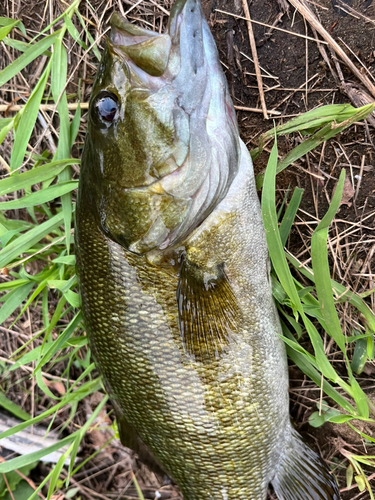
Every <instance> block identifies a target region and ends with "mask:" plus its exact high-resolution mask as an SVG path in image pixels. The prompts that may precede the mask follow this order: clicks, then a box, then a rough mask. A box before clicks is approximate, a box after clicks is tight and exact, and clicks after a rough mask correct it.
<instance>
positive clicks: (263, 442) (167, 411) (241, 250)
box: [78, 171, 290, 500]
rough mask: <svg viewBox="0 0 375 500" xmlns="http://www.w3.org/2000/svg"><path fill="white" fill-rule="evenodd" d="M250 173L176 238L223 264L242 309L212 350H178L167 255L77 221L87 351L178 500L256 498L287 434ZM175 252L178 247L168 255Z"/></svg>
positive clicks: (275, 328) (207, 260)
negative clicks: (205, 353) (203, 353)
mask: <svg viewBox="0 0 375 500" xmlns="http://www.w3.org/2000/svg"><path fill="white" fill-rule="evenodd" d="M244 173H245V172H244ZM248 173H251V174H252V172H251V171H250V172H248ZM246 177H247V178H246ZM246 177H245V179H244V181H245V183H244V184H243V186H242V188H241V190H242V193H241V195H240V196H239V197H238V199H237V197H235V199H234V200H233V202H234V203H233V204H232V203H226V204H227V205H228V206H227V207H225V206H224V205H225V203H222V207H223V209H222V210H220V206H219V207H218V209H217V210H215V211H214V212H213V213H212V214H211V215H210V216H209V218H208V219H207V220H206V221H205V223H204V224H203V225H202V226H201V227H200V228H199V230H198V231H197V233H196V234H195V235H194V237H193V238H192V240H191V241H190V240H187V242H186V244H185V246H184V249H183V250H184V252H185V255H187V256H188V257H190V262H192V263H193V262H194V264H198V265H200V266H201V267H202V265H203V264H204V265H205V267H206V268H215V266H216V265H218V264H221V263H225V272H226V275H227V279H228V281H229V283H230V284H231V286H232V288H233V292H234V297H235V299H236V301H237V303H238V307H239V308H240V309H241V317H240V319H239V325H238V331H237V332H236V333H233V338H231V339H230V340H229V342H228V345H226V346H225V347H224V348H223V350H222V352H221V353H220V355H219V354H217V353H215V352H213V353H211V354H213V357H212V359H210V358H209V359H208V360H206V359H203V360H199V359H198V360H197V359H196V358H197V357H198V358H199V355H197V356H193V355H191V354H189V353H187V352H186V348H185V346H184V342H183V338H182V336H181V333H180V329H179V315H178V308H177V301H176V291H177V287H178V281H179V277H178V274H177V272H176V270H175V267H174V266H173V264H171V263H170V262H164V263H163V265H160V264H159V265H157V264H155V263H153V262H150V261H149V260H148V259H147V257H145V256H142V257H138V256H134V255H132V254H131V253H130V252H128V251H126V250H124V249H123V248H122V247H121V246H120V245H119V244H117V243H115V242H113V241H111V240H110V239H108V238H107V237H106V236H105V235H103V233H102V232H101V231H100V230H98V228H96V227H95V221H93V220H92V217H91V215H90V214H89V213H87V214H86V216H84V215H80V218H79V222H78V230H79V234H80V236H79V238H80V239H79V247H78V262H79V266H80V281H81V290H82V296H83V302H84V311H85V323H86V328H87V330H88V332H89V334H90V337H91V342H92V344H93V345H94V352H95V356H96V358H97V360H98V363H99V366H100V367H101V370H102V373H103V375H104V377H105V379H106V381H107V384H108V386H109V387H110V388H111V392H112V395H113V398H114V399H115V401H116V403H115V404H116V407H117V408H119V409H121V410H120V411H121V413H120V415H121V416H122V417H123V418H124V419H125V420H126V421H127V422H128V423H129V424H130V425H132V426H133V427H134V428H135V429H137V432H138V434H139V436H140V437H141V439H142V440H143V441H144V442H145V443H147V445H148V446H150V448H151V449H152V450H153V452H154V454H155V456H156V458H157V459H158V461H159V462H160V463H162V464H163V466H164V467H165V469H166V471H167V472H168V473H169V474H170V475H171V476H172V477H173V479H174V480H175V481H176V482H177V484H179V486H180V487H181V489H182V491H183V492H184V495H185V498H186V500H193V499H205V498H207V499H208V498H215V499H216V498H230V499H238V500H242V499H248V498H249V491H251V492H252V495H253V496H252V498H254V499H255V498H259V499H261V498H263V497H264V492H265V491H266V489H267V485H268V483H269V482H270V481H271V479H272V477H273V472H274V468H275V466H276V464H277V463H278V459H279V453H280V449H279V447H280V446H282V444H283V442H284V440H285V439H287V437H288V434H289V433H290V424H289V415H288V394H287V391H288V387H287V385H288V382H287V373H286V359H285V349H284V346H283V345H282V341H281V340H280V339H279V337H278V336H277V334H276V332H277V333H280V332H279V324H278V319H277V315H276V311H275V308H274V305H273V303H272V295H271V290H270V283H269V282H268V281H267V280H266V283H264V281H263V280H261V279H259V276H262V275H263V276H267V274H268V271H267V266H268V260H267V252H266V244H265V240H264V237H263V231H262V225H261V219H260V210H259V206H258V203H256V204H252V203H250V199H251V197H249V196H248V195H247V194H248V192H249V190H248V189H247V188H248V187H250V186H249V182H250V181H251V180H252V177H250V176H249V175H247V176H246ZM241 180H242V179H240V178H239V179H238V181H241ZM233 187H234V190H236V191H238V190H237V189H236V186H233ZM251 188H252V190H254V186H253V185H252V186H251ZM230 194H231V192H229V195H230ZM237 194H238V193H237ZM252 199H256V196H253V197H252ZM237 201H240V206H238V207H236V203H237ZM226 202H227V200H226ZM254 221H256V222H255V224H254ZM259 236H260V237H259ZM211 248H215V249H216V251H215V252H214V253H213V252H212V251H211V250H209V249H211ZM250 250H251V252H250ZM249 255H253V258H249V257H248V256H249ZM173 257H174V258H175V259H176V261H177V260H178V258H179V257H178V252H176V255H175V256H171V255H169V256H168V260H169V261H170V260H172V261H173ZM159 258H160V257H159ZM185 258H186V257H185ZM154 260H157V258H155V257H154ZM260 270H262V272H261V273H260ZM265 310H266V311H267V312H268V314H267V315H265V314H264V311H265ZM268 332H271V335H269V334H268ZM213 350H214V349H213ZM275 395H277V397H275ZM250 485H251V486H250ZM225 495H226V496H225Z"/></svg>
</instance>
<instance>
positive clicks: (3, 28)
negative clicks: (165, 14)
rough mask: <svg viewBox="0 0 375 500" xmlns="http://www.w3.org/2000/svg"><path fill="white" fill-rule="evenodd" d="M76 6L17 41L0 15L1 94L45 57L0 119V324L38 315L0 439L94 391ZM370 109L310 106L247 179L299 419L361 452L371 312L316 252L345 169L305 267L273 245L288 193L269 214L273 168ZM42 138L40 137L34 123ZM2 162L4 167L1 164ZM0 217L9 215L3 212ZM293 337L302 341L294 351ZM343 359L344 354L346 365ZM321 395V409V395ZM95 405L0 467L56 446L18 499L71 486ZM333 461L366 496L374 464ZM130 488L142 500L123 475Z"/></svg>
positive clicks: (85, 39) (290, 209) (359, 459)
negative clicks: (304, 401) (11, 419)
mask: <svg viewBox="0 0 375 500" xmlns="http://www.w3.org/2000/svg"><path fill="white" fill-rule="evenodd" d="M79 3H80V2H79V1H78V0H75V1H73V2H72V3H71V4H70V5H69V7H68V8H67V9H66V10H65V12H63V13H62V14H61V15H59V16H58V17H56V19H54V20H53V21H52V22H51V23H50V24H49V25H48V26H46V27H45V28H44V29H43V30H42V31H41V32H40V33H38V34H37V36H35V37H34V38H31V40H30V41H28V42H22V41H20V40H17V39H14V38H12V37H11V34H12V32H13V31H12V30H15V29H17V30H18V31H19V32H20V33H22V34H24V35H26V34H27V33H26V30H25V27H24V26H23V24H22V22H20V21H17V20H13V19H8V18H0V40H2V41H3V43H4V44H5V45H6V46H7V47H8V48H11V49H12V50H16V51H18V53H19V54H20V55H19V56H18V57H17V58H15V59H14V61H13V62H12V63H11V64H9V65H8V66H7V67H6V68H4V69H3V70H2V71H1V72H0V87H1V86H2V87H3V88H4V87H5V86H6V84H7V82H10V81H11V80H12V79H13V78H14V77H16V76H17V75H19V74H20V73H22V71H23V70H24V69H25V68H26V67H27V65H29V64H30V63H32V62H33V61H34V60H36V59H37V58H40V57H45V58H46V62H45V66H44V69H43V71H42V74H41V76H40V78H39V79H38V82H37V83H36V85H35V86H34V88H33V89H32V91H31V93H30V95H29V96H28V99H27V100H26V102H25V104H24V105H23V106H22V107H21V109H20V110H19V111H18V112H17V114H15V115H13V116H12V117H5V118H1V119H0V143H3V144H4V141H5V140H6V139H7V138H9V134H10V133H11V134H13V141H14V142H13V150H12V154H11V156H10V161H9V165H7V168H8V170H9V172H8V174H7V175H6V176H5V177H4V178H3V179H2V180H0V195H1V196H3V197H4V198H3V199H4V200H5V201H2V202H1V203H0V210H2V211H3V212H2V215H0V238H1V243H2V249H1V251H0V268H2V269H3V276H4V279H3V280H2V283H0V291H1V292H3V295H2V297H1V299H0V300H1V302H2V304H3V305H2V307H1V310H0V323H1V324H4V323H5V324H7V325H8V330H11V329H12V326H13V325H14V324H16V322H17V321H19V319H20V318H21V317H22V316H23V315H24V314H28V315H30V311H33V310H38V311H39V316H40V318H41V319H40V328H38V329H36V330H31V327H30V336H29V338H28V340H27V341H25V342H23V343H22V345H21V346H19V347H18V349H16V350H15V351H14V352H13V354H12V356H11V359H10V360H9V361H7V360H3V361H1V364H0V366H1V369H2V385H3V392H0V406H2V407H3V408H5V409H6V410H8V411H9V412H11V413H13V414H14V415H15V416H16V417H18V418H19V419H20V420H21V421H22V423H20V424H18V425H17V426H15V427H14V428H12V429H10V430H8V431H6V432H4V433H3V434H1V435H0V439H1V438H5V437H6V436H10V435H14V434H16V433H17V432H19V431H21V430H23V429H25V428H27V427H30V426H32V425H35V424H38V423H40V422H45V423H47V425H48V429H50V428H51V427H52V425H53V423H54V421H55V420H56V418H58V415H59V414H60V413H61V412H62V411H64V412H65V415H66V425H68V423H69V422H71V420H72V419H73V416H74V415H75V414H76V412H77V409H78V408H79V405H80V403H81V402H82V401H83V400H84V398H87V397H88V396H90V395H92V394H93V393H95V392H96V391H103V388H102V384H101V381H100V378H98V376H97V373H96V370H95V366H94V364H93V363H92V361H91V357H90V349H89V347H88V346H87V338H86V335H85V333H84V326H83V325H82V316H81V313H80V309H79V307H80V297H79V293H78V290H77V280H76V275H75V257H74V247H73V245H72V231H73V229H72V224H73V215H74V199H75V189H76V187H77V176H76V169H75V168H74V166H76V165H79V163H80V160H79V148H77V146H76V140H77V136H78V134H79V129H80V123H81V109H80V98H79V92H77V93H76V94H73V95H68V94H67V88H66V82H67V81H69V75H68V64H67V61H68V53H67V50H66V45H65V44H66V40H67V39H68V38H69V40H70V43H73V44H78V45H79V46H80V47H82V49H83V51H84V52H85V54H86V53H89V52H91V53H92V57H93V58H94V60H95V59H96V60H97V59H98V57H99V53H98V49H97V48H96V46H95V44H94V40H93V38H92V35H91V34H90V33H89V31H88V30H87V28H86V24H85V22H84V19H83V17H82V15H81V14H80V12H79ZM78 28H79V29H80V30H81V31H80V32H79V30H78ZM89 46H91V48H90V49H89ZM72 101H74V103H75V104H76V111H75V113H74V114H73V115H72V114H71V111H70V108H69V104H71V102H72ZM51 103H52V104H54V106H55V113H56V116H58V122H57V121H56V118H55V120H54V122H53V125H54V126H58V134H57V136H58V142H57V146H56V148H55V149H54V150H49V149H43V150H42V151H39V152H37V150H36V148H35V147H32V146H30V143H31V142H33V141H34V143H35V141H36V140H37V139H36V137H37V134H36V132H35V131H36V128H37V127H39V126H40V124H41V123H42V128H43V121H42V120H41V119H40V109H41V104H51ZM374 108H375V106H374V105H369V106H364V107H363V108H359V109H354V108H352V107H351V106H349V105H330V106H324V107H320V108H318V109H314V110H313V111H310V112H308V113H305V114H303V115H301V116H299V117H297V118H295V119H293V120H291V121H289V122H288V123H286V124H285V125H282V126H279V127H276V128H275V129H274V128H273V129H271V130H270V131H269V132H267V133H265V134H263V135H262V136H261V137H260V139H259V146H258V148H257V149H255V150H253V151H252V156H253V158H254V159H256V158H257V157H258V156H259V154H260V153H261V152H262V150H263V148H264V147H265V146H266V145H267V143H268V142H269V141H274V144H273V148H272V151H271V154H270V157H269V162H268V167H267V169H266V171H265V172H263V173H261V174H260V175H259V176H258V177H257V183H258V186H259V187H260V186H263V191H262V212H263V218H264V224H265V228H266V234H267V241H268V246H269V251H270V257H271V261H272V279H273V283H274V296H275V300H276V302H277V306H278V309H279V312H280V316H281V320H282V326H283V333H284V337H283V339H284V341H285V343H286V347H287V351H288V355H289V357H290V359H291V360H292V362H293V363H295V364H296V365H297V366H298V367H299V368H300V369H301V370H302V372H303V373H304V374H305V375H306V376H307V377H308V378H309V379H311V380H312V381H313V382H314V383H315V384H316V385H317V386H318V387H320V388H321V398H320V402H319V404H318V409H317V411H316V412H314V413H313V414H312V415H311V417H310V423H311V424H312V425H314V426H319V425H322V424H323V423H324V422H327V421H329V422H331V423H334V424H336V425H341V424H343V423H348V424H349V425H350V426H351V428H352V429H354V430H355V431H356V432H357V433H358V434H359V435H360V436H361V438H362V439H363V440H364V441H365V442H366V443H367V444H368V445H371V444H372V443H374V439H373V437H371V436H369V435H367V434H366V433H365V432H364V431H363V430H362V429H361V428H359V427H358V422H361V421H362V422H367V423H371V424H373V423H375V421H374V420H373V419H372V417H371V415H372V414H373V413H374V408H373V405H372V403H371V401H370V400H369V398H368V397H367V395H366V393H365V392H364V390H363V389H362V388H361V385H360V384H359V383H358V381H357V378H356V373H361V369H363V367H364V365H365V363H366V362H367V361H372V360H373V359H374V344H373V334H374V332H375V315H374V313H373V312H372V311H371V309H370V308H369V306H368V302H367V299H366V298H363V297H361V296H360V295H358V294H356V293H354V292H353V291H352V290H350V289H347V288H345V287H344V286H343V285H342V284H341V283H338V282H336V281H334V280H332V279H331V272H330V266H329V260H330V255H329V253H328V245H327V239H328V235H329V230H330V225H331V223H332V221H333V220H334V218H335V215H336V212H337V209H338V207H339V204H340V200H341V195H342V191H343V187H344V177H345V172H344V171H342V172H341V175H340V178H339V180H338V183H337V186H336V189H335V193H334V195H333V197H332V199H331V202H330V206H329V209H328V211H327V212H326V215H325V216H324V217H323V219H322V220H321V221H320V222H319V223H318V224H317V227H316V228H315V230H314V232H313V234H312V237H311V267H308V266H306V265H302V264H301V262H300V261H299V260H298V259H297V258H296V257H294V256H293V255H291V254H290V253H289V252H288V251H286V250H285V245H286V242H287V240H288V237H289V234H290V232H291V230H292V226H293V222H294V220H295V217H296V214H297V213H298V209H299V205H300V202H301V198H302V195H303V193H302V190H300V189H299V188H296V190H295V191H294V193H293V194H292V196H291V197H290V199H289V198H285V199H284V202H283V205H282V209H281V210H277V200H276V198H275V183H276V175H277V173H278V172H281V171H282V170H283V169H285V168H286V167H287V166H289V165H290V164H292V163H293V162H295V161H296V160H297V159H299V158H301V157H302V156H303V155H305V154H306V153H307V152H309V151H311V150H313V148H316V147H317V146H318V145H320V144H322V143H323V142H324V141H327V140H329V139H330V138H332V137H334V136H335V135H337V134H338V133H340V132H341V131H343V130H344V129H345V128H347V127H349V126H351V125H352V124H353V123H354V122H358V121H359V120H362V119H364V118H365V117H366V116H367V115H368V114H369V113H370V112H372V111H373V110H374ZM56 123H58V125H56ZM296 132H300V133H302V134H303V137H304V140H303V141H302V142H301V144H299V145H298V146H297V147H296V148H294V149H293V150H292V151H290V153H288V154H287V155H286V156H285V157H284V158H283V159H281V160H278V153H277V137H278V136H281V135H286V134H291V133H296ZM43 134H44V135H46V134H47V129H46V128H45V127H44V131H43ZM39 150H40V148H39ZM2 164H3V165H4V164H6V162H5V160H4V159H3V161H2ZM6 211H11V212H8V217H6ZM9 214H11V216H9ZM343 302H346V303H347V304H350V307H351V308H352V309H353V311H354V312H355V314H356V315H357V317H358V321H357V330H356V331H352V334H351V335H347V332H346V329H343V327H342V321H340V317H339V315H338V309H337V308H338V306H340V305H342V304H343ZM51 310H53V313H52V314H51ZM322 332H325V335H326V337H327V338H328V341H329V339H332V341H333V342H334V343H335V345H336V346H337V349H338V350H339V352H340V354H341V359H342V361H343V363H342V364H341V365H338V364H337V363H335V362H333V361H334V360H332V359H330V357H329V355H328V354H327V350H326V345H325V341H324V336H322ZM305 333H307V335H308V337H309V339H310V344H306V336H305ZM348 352H353V355H352V358H351V359H349V355H348ZM61 366H63V368H62V369H61ZM22 367H28V368H30V367H31V372H32V375H33V382H32V384H36V386H37V389H38V391H39V394H43V395H44V396H45V398H46V400H47V401H48V405H47V406H48V408H46V409H45V410H44V411H42V412H39V413H37V412H36V411H35V408H34V406H33V404H31V405H29V406H31V410H32V411H30V412H27V411H25V410H24V408H21V407H20V406H19V405H17V404H15V402H14V401H12V400H11V399H9V398H8V397H7V396H6V389H7V388H8V389H9V387H10V386H11V384H15V385H17V383H18V382H14V379H12V375H13V374H14V373H15V372H16V371H17V370H20V368H22ZM57 367H58V368H57ZM77 367H78V369H77ZM48 373H57V375H56V376H55V379H57V380H60V381H62V382H63V384H64V391H62V392H60V393H59V395H56V391H52V390H51V388H50V386H49V384H48V383H47V381H48V379H46V376H47V375H48ZM77 373H78V374H77ZM33 387H34V385H31V389H30V391H31V392H30V397H34V396H35V391H34V390H33V389H32V388H33ZM33 391H34V392H33ZM326 396H327V397H328V398H329V399H328V402H329V404H328V403H327V402H326V401H325V399H324V398H325V397H326ZM39 399H40V397H39ZM37 402H38V400H37ZM106 403H107V397H104V398H103V399H102V400H101V402H100V403H99V405H98V406H97V407H96V409H95V410H94V411H93V413H92V415H91V416H90V417H89V418H88V419H87V421H86V422H85V423H84V424H83V425H82V426H80V427H79V428H78V429H77V430H75V431H74V432H70V433H69V434H68V435H66V436H65V437H62V438H61V440H60V441H59V442H58V443H57V444H55V445H53V446H52V447H50V448H49V449H48V448H46V449H44V450H42V451H38V452H34V453H31V454H28V455H22V456H19V457H17V458H12V459H10V460H7V461H4V462H3V463H0V475H1V473H2V474H6V475H7V476H4V477H10V476H9V474H11V473H12V472H14V471H16V470H20V469H22V470H26V469H27V468H28V467H31V465H32V464H34V463H35V462H36V461H38V460H40V459H41V458H42V457H43V456H45V455H47V454H48V453H50V452H51V451H53V450H57V449H60V448H62V447H63V445H68V449H67V451H65V452H64V453H63V454H62V455H61V458H60V459H59V462H58V463H57V464H56V466H55V467H54V468H53V469H52V470H51V471H50V472H49V474H48V475H46V477H45V478H44V480H43V481H42V482H41V483H40V484H39V485H38V486H37V488H36V489H35V491H34V493H33V494H32V495H31V496H30V495H29V493H28V494H27V495H28V496H27V497H26V496H25V498H30V500H31V499H32V498H36V497H37V495H38V492H40V491H41V490H42V488H44V490H43V491H44V493H45V494H46V497H47V499H50V498H52V496H53V495H54V493H55V492H56V491H58V490H59V489H64V488H67V487H68V485H69V481H70V479H72V478H73V479H74V477H75V474H77V473H78V471H79V470H80V469H81V468H82V465H83V464H80V465H79V466H78V467H76V466H75V458H76V456H77V453H78V450H79V447H80V445H81V443H82V441H83V439H84V436H85V434H86V433H87V432H88V431H90V430H92V429H93V428H94V427H95V425H96V424H95V419H96V418H97V416H98V414H99V413H100V411H101V410H102V409H103V408H104V407H105V405H106ZM66 425H65V426H66ZM63 428H64V426H63ZM342 455H343V457H342V463H338V464H337V465H338V466H340V467H345V468H346V478H347V485H348V487H350V486H351V485H352V483H353V481H354V482H355V483H356V484H357V487H358V489H359V490H360V491H361V490H363V489H367V490H368V492H369V495H370V498H371V499H373V498H374V496H373V493H372V491H371V487H370V483H369V480H368V478H367V475H368V473H367V471H368V470H369V468H372V467H374V465H375V461H374V457H373V456H371V455H365V454H363V455H358V454H354V453H352V452H350V451H348V450H346V449H344V450H343V451H342ZM67 458H69V459H70V464H69V466H68V470H67V471H66V473H64V474H62V472H63V470H64V463H65V460H66V459H67ZM86 461H87V460H85V463H86ZM23 468H25V469H23ZM134 483H135V486H136V488H137V491H139V497H140V498H142V496H141V495H142V493H141V492H140V489H139V485H138V483H137V480H136V479H135V477H134ZM15 487H17V485H15ZM77 495H78V493H77ZM20 500H23V499H21V498H20Z"/></svg>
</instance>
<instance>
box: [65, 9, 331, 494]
mask: <svg viewBox="0 0 375 500" xmlns="http://www.w3.org/2000/svg"><path fill="white" fill-rule="evenodd" d="M75 245H76V257H77V275H78V279H79V285H80V292H81V297H82V313H83V317H84V323H85V327H86V331H87V335H88V338H89V344H90V347H91V350H92V353H93V356H94V359H95V361H96V363H97V366H98V367H99V370H100V372H101V375H102V377H103V381H104V385H105V387H106V390H107V392H108V393H109V395H110V398H111V401H112V404H113V407H114V410H115V414H116V419H117V423H118V428H119V433H120V437H121V441H122V443H123V444H124V445H125V446H128V447H130V448H132V449H133V450H134V451H135V452H137V453H138V454H139V456H140V458H141V459H142V460H144V461H145V462H149V463H154V464H155V466H156V467H159V468H160V470H162V471H164V472H165V473H166V474H167V475H168V476H169V477H170V478H171V479H172V480H173V481H174V482H175V483H176V484H177V485H178V486H179V488H180V490H181V492H182V494H183V496H184V499H185V500H264V499H265V498H266V496H267V489H268V487H269V485H270V484H271V485H272V487H273V489H274V491H275V493H276V495H277V497H278V499H279V500H300V499H304V500H321V499H324V500H338V499H339V498H340V495H339V491H338V487H337V484H336V481H335V479H334V477H333V476H332V475H331V474H330V472H329V469H328V467H327V466H326V465H325V464H324V463H323V461H322V460H321V459H320V457H319V456H318V455H317V454H316V453H315V452H314V451H313V450H312V449H311V448H310V447H309V446H308V445H307V444H305V442H304V441H303V440H302V438H301V436H300V435H299V434H298V433H297V431H296V430H295V429H294V427H293V425H292V423H291V419H290V415H289V397H288V368H287V358H286V351H285V346H284V342H283V340H282V338H281V337H282V331H281V327H280V321H279V317H278V313H277V310H276V307H275V304H274V301H273V298H272V284H271V279H270V261H269V257H268V251H267V244H266V238H265V231H264V227H263V222H262V216H261V210H260V204H259V199H258V196H257V192H256V187H255V180H254V173H253V166H252V162H251V158H250V155H249V152H248V150H247V148H246V146H245V144H244V143H243V141H242V140H241V139H240V136H239V131H238V126H237V121H236V114H235V110H234V107H233V103H232V100H231V97H230V94H229V90H228V85H227V82H226V79H225V76H224V73H223V71H222V68H221V64H220V60H219V56H218V51H217V48H216V45H215V42H214V39H213V37H212V34H211V32H210V29H209V27H208V24H207V22H206V20H205V17H204V14H203V11H202V7H201V4H200V1H199V0H176V2H175V3H174V5H173V8H172V11H171V13H170V18H169V22H168V26H167V28H166V31H165V32H163V33H156V32H153V31H150V30H146V29H144V28H141V27H139V26H137V25H135V24H129V23H128V22H126V20H125V19H124V18H122V17H121V16H120V15H119V14H117V13H115V14H113V16H112V18H111V32H110V36H109V37H108V39H107V41H106V47H105V49H104V53H103V56H102V60H101V62H100V66H99V68H98V71H97V74H96V80H95V83H94V86H93V90H92V95H91V99H90V105H89V112H88V125H87V134H86V138H85V144H84V150H83V154H82V167H81V173H80V182H79V192H78V199H77V206H76V228H75Z"/></svg>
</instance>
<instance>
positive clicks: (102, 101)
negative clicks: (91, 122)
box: [94, 91, 119, 126]
mask: <svg viewBox="0 0 375 500" xmlns="http://www.w3.org/2000/svg"><path fill="white" fill-rule="evenodd" d="M118 108H119V102H118V98H117V96H116V95H115V94H113V93H112V92H108V91H105V92H100V93H99V94H98V95H97V96H96V99H95V103H94V109H95V114H96V115H97V116H98V118H99V119H100V121H101V122H104V123H105V124H106V125H107V126H108V125H110V124H111V123H112V122H113V120H114V119H115V117H116V114H117V110H118Z"/></svg>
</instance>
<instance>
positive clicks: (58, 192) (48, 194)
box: [0, 181, 78, 210]
mask: <svg viewBox="0 0 375 500" xmlns="http://www.w3.org/2000/svg"><path fill="white" fill-rule="evenodd" d="M77 187H78V181H69V182H61V183H59V184H54V185H52V186H49V187H48V188H45V189H41V190H40V191H36V192H35V193H31V194H29V195H26V196H24V197H23V198H19V199H17V200H12V201H4V202H0V209H1V210H15V209H19V208H28V207H34V206H35V205H42V204H43V203H47V202H48V201H51V200H54V199H55V198H58V197H60V196H63V195H64V194H66V193H70V192H71V191H73V190H74V189H77Z"/></svg>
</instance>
